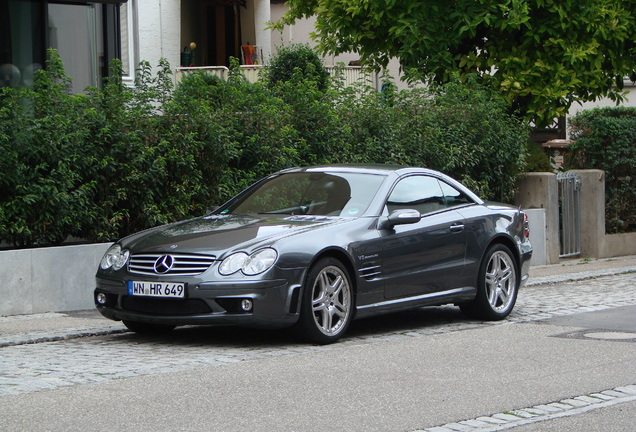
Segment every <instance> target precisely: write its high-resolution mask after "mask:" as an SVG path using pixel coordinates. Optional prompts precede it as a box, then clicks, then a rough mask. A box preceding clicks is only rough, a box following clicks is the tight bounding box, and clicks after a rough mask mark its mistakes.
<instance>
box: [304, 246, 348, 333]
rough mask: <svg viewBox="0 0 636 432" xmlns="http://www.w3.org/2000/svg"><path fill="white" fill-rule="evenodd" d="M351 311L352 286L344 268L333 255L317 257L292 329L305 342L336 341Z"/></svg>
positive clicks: (343, 331) (345, 329) (346, 323)
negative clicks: (298, 315)
mask: <svg viewBox="0 0 636 432" xmlns="http://www.w3.org/2000/svg"><path fill="white" fill-rule="evenodd" d="M353 310H354V296H353V288H352V285H351V279H350V277H349V274H348V272H347V270H346V269H345V268H344V266H343V265H342V263H341V262H340V261H338V260H336V259H334V258H324V259H321V260H320V261H318V262H317V263H316V264H315V265H314V266H313V267H312V268H311V269H310V270H309V273H308V275H307V280H306V282H305V286H304V288H303V297H302V303H301V306H300V318H299V320H298V323H297V324H296V332H297V334H298V335H299V336H300V337H301V338H302V339H304V340H307V341H309V342H314V343H318V344H321V345H325V344H330V343H333V342H336V341H337V340H338V339H340V337H341V336H342V335H343V334H344V333H345V332H346V331H347V328H348V327H349V323H350V322H351V318H352V316H353Z"/></svg>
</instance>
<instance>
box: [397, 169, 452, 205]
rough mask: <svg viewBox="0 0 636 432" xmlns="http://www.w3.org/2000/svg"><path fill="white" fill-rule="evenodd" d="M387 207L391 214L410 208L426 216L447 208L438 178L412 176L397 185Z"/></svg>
mask: <svg viewBox="0 0 636 432" xmlns="http://www.w3.org/2000/svg"><path fill="white" fill-rule="evenodd" d="M386 206H387V210H388V211H389V213H390V212H392V211H393V210H397V209H407V208H408V209H414V210H417V211H419V212H420V214H426V213H431V212H434V211H438V210H442V209H444V208H446V202H445V198H444V194H443V193H442V188H441V187H440V184H439V182H438V181H437V179H436V178H434V177H428V176H411V177H407V178H405V179H402V180H400V181H399V182H398V184H397V185H395V188H394V189H393V192H391V195H390V196H389V199H388V200H387V203H386Z"/></svg>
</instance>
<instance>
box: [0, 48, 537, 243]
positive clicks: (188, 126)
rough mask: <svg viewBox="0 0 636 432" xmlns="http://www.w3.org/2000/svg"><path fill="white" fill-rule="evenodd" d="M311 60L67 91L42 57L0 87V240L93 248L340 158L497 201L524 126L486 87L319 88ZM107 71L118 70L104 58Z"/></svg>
mask: <svg viewBox="0 0 636 432" xmlns="http://www.w3.org/2000/svg"><path fill="white" fill-rule="evenodd" d="M316 70H317V67H316V65H313V64H312V65H311V66H309V67H306V68H302V67H294V68H293V70H292V71H291V74H288V75H286V76H284V77H282V78H277V79H275V80H270V79H263V80H261V81H260V82H258V83H255V84H250V83H248V82H246V80H245V79H244V78H243V77H242V75H241V74H240V69H239V68H238V67H237V65H236V64H234V67H233V68H231V71H230V77H229V79H228V80H227V81H222V80H219V79H216V78H214V77H211V76H209V75H205V74H204V73H194V74H191V75H188V76H186V77H185V78H184V79H183V80H182V82H181V83H180V84H179V85H178V86H177V87H176V88H173V87H172V76H171V72H170V67H169V65H168V64H167V63H166V62H163V61H162V62H161V63H160V65H159V68H158V71H157V72H156V74H154V75H153V74H152V73H151V68H150V66H149V65H148V64H147V63H142V64H141V65H140V68H139V70H138V73H137V77H138V78H137V82H136V85H135V87H134V89H131V88H128V87H126V86H124V85H122V83H121V82H120V80H119V79H111V80H108V81H107V82H106V83H105V85H104V87H103V88H102V89H96V88H92V89H89V91H88V94H87V95H69V94H68V83H69V81H68V78H67V77H66V76H65V74H64V70H63V67H62V64H61V61H60V59H59V56H58V55H57V54H56V53H55V52H54V51H51V52H50V61H49V63H48V66H47V68H46V70H45V71H39V72H38V73H37V76H36V82H35V85H34V86H33V88H23V89H9V88H3V89H0V152H1V154H2V157H1V158H0V240H2V241H4V242H8V243H10V244H13V245H16V246H34V245H47V244H60V243H61V242H63V241H64V240H65V239H67V238H68V237H69V236H73V237H78V238H83V239H87V240H90V241H106V240H111V239H114V238H117V237H121V236H125V235H127V234H130V233H133V232H135V231H138V230H141V229H145V228H148V227H151V226H155V225H158V224H163V223H167V222H170V221H175V220H179V219H184V218H188V217H192V216H196V215H200V214H202V213H204V212H205V211H206V209H207V208H208V207H209V206H211V205H214V204H221V203H222V202H224V201H225V200H227V199H228V198H229V197H231V196H232V195H233V194H235V193H237V192H238V191H240V190H241V189H243V188H245V187H246V186H248V185H249V184H250V183H251V182H253V181H254V180H256V179H258V178H261V177H263V176H265V175H267V174H269V173H271V172H274V171H277V170H279V169H283V168H287V167H290V166H299V165H308V164H330V163H345V162H353V163H356V162H377V163H398V164H404V165H417V166H427V167H431V168H434V169H438V170H441V171H444V172H446V173H448V174H450V175H452V176H454V177H456V178H458V179H459V180H462V181H464V182H465V183H467V184H468V185H469V186H470V187H472V188H473V189H474V190H475V191H476V192H478V193H479V194H481V195H482V196H484V197H485V198H488V199H496V200H501V201H510V200H512V198H513V194H514V187H515V183H516V180H517V177H518V175H519V174H520V173H521V172H522V171H523V164H524V157H525V150H524V144H525V142H526V141H527V129H526V128H525V126H524V125H523V124H522V123H520V121H519V120H517V119H516V118H515V117H514V116H511V115H510V114H509V113H508V107H507V106H506V105H505V104H504V103H503V102H502V101H501V100H500V99H498V98H497V97H496V96H495V95H493V94H492V93H491V92H490V91H488V90H486V89H484V88H480V87H478V86H476V85H472V86H471V85H469V86H464V85H459V84H449V85H447V86H444V87H440V88H436V89H430V90H422V89H417V90H404V91H397V90H396V89H395V87H394V86H392V85H386V86H384V88H385V91H384V92H382V93H379V92H377V91H376V90H375V89H372V88H369V87H367V86H364V85H359V86H354V87H347V88H345V87H344V85H343V81H342V79H341V78H340V74H339V73H336V74H335V75H334V76H332V77H330V79H329V85H327V86H325V85H323V83H322V75H321V74H320V73H316ZM111 74H112V76H115V77H117V76H119V75H120V66H119V64H118V63H114V64H113V66H112V72H111Z"/></svg>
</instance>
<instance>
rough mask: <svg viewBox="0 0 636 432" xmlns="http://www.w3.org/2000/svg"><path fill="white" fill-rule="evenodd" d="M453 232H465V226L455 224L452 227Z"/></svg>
mask: <svg viewBox="0 0 636 432" xmlns="http://www.w3.org/2000/svg"><path fill="white" fill-rule="evenodd" d="M450 230H451V232H460V231H463V230H464V224H463V223H460V222H455V223H454V224H452V225H451V226H450Z"/></svg>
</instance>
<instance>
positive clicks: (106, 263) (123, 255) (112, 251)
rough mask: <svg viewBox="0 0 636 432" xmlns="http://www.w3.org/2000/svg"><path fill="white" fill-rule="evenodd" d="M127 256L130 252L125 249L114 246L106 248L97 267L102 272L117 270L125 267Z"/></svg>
mask: <svg viewBox="0 0 636 432" xmlns="http://www.w3.org/2000/svg"><path fill="white" fill-rule="evenodd" d="M129 256H130V252H129V251H128V250H127V249H124V250H122V248H121V246H119V245H118V244H114V245H112V246H111V247H109V248H108V250H107V251H106V253H105V254H104V258H102V262H101V263H100V264H99V266H100V267H101V268H102V269H103V270H108V269H109V268H111V267H112V268H113V270H119V269H120V268H122V267H123V266H125V265H126V262H128V257H129Z"/></svg>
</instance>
